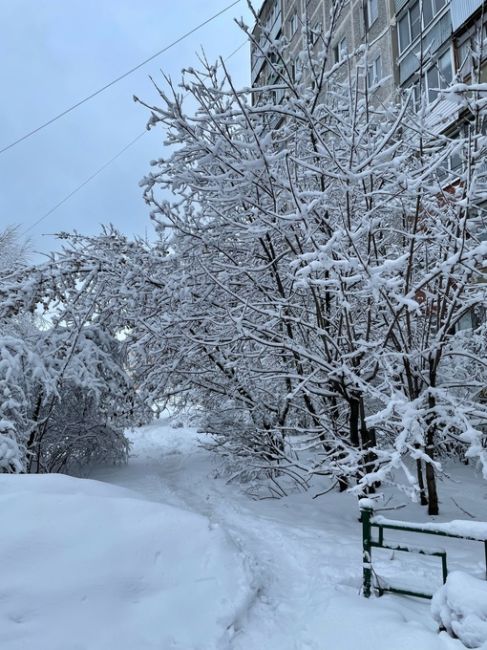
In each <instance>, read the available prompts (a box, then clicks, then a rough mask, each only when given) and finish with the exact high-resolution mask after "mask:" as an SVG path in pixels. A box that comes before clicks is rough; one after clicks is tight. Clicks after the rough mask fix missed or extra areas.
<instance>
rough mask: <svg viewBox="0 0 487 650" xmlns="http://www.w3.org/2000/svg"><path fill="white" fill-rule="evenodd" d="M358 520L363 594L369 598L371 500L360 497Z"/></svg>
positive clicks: (372, 510)
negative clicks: (360, 523) (359, 524)
mask: <svg viewBox="0 0 487 650" xmlns="http://www.w3.org/2000/svg"><path fill="white" fill-rule="evenodd" d="M359 506H360V521H361V522H362V562H363V594H364V597H365V598H370V593H371V588H372V546H371V544H370V542H371V541H372V530H371V526H370V519H371V517H372V516H373V514H374V507H373V502H372V501H371V500H370V499H360V501H359Z"/></svg>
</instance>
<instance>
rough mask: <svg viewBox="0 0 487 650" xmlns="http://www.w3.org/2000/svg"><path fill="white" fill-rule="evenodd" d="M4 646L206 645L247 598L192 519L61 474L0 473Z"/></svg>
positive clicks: (224, 553)
mask: <svg viewBox="0 0 487 650" xmlns="http://www.w3.org/2000/svg"><path fill="white" fill-rule="evenodd" d="M0 513H1V521H2V532H1V534H0V558H1V560H2V569H1V575H2V578H1V581H0V648H2V650H26V649H27V648H32V649H33V648H35V649H36V650H114V649H115V648H116V649H117V650H135V649H137V650H152V649H153V650H156V648H157V650H161V648H164V650H191V649H193V648H198V650H212V649H213V648H218V647H221V644H222V643H223V644H225V640H226V639H228V638H229V637H230V636H231V635H232V633H233V629H234V627H233V626H234V624H235V623H236V621H237V619H238V617H239V615H241V614H242V612H244V611H245V609H246V607H247V605H248V603H249V601H250V599H251V598H252V596H253V594H252V588H251V580H250V573H249V572H248V570H247V568H246V565H245V561H244V558H243V556H242V554H241V553H240V552H239V551H238V549H237V548H236V547H235V545H234V544H233V543H232V542H231V540H230V539H229V538H228V537H227V536H226V535H225V534H224V532H223V531H222V530H221V529H220V528H219V527H217V526H214V525H211V524H210V523H209V521H208V520H207V519H206V518H205V517H202V516H199V515H196V514H193V513H189V512H186V511H184V510H181V509H177V508H173V507H171V506H166V505H161V504H158V503H153V502H148V501H145V500H143V499H140V498H138V497H137V495H136V494H134V493H132V492H130V491H129V490H125V489H122V488H118V487H114V486H109V485H106V484H104V483H99V482H97V481H90V480H81V479H74V478H69V477H66V476H60V475H44V476H8V475H3V476H1V475H0Z"/></svg>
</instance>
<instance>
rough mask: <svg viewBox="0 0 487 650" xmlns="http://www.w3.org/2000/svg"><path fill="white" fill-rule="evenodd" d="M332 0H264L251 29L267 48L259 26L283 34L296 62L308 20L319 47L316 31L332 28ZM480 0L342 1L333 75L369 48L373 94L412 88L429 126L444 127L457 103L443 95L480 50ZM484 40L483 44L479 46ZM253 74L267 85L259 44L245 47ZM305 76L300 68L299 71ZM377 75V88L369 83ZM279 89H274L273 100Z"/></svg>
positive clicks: (485, 33) (486, 68) (486, 72)
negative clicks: (424, 106)
mask: <svg viewBox="0 0 487 650" xmlns="http://www.w3.org/2000/svg"><path fill="white" fill-rule="evenodd" d="M334 2H335V0H265V1H264V3H263V5H262V8H261V10H260V14H259V23H260V24H257V25H256V27H255V28H254V32H253V36H254V38H255V39H257V41H259V42H260V47H261V48H262V49H263V51H265V50H266V49H267V48H268V46H269V42H268V39H267V38H266V37H264V35H263V34H262V25H263V26H264V27H265V29H266V30H268V33H269V34H270V37H271V38H272V39H274V38H278V37H280V36H282V35H284V36H286V37H287V39H288V41H289V42H290V49H289V62H290V65H293V66H297V65H299V61H298V53H299V52H300V51H301V50H302V49H303V46H304V45H305V44H304V43H303V38H304V36H303V26H304V25H306V26H307V30H308V39H310V40H311V43H310V44H309V45H310V46H311V47H313V48H315V50H316V52H319V48H320V45H321V46H322V43H323V41H322V38H320V37H321V35H322V34H324V33H325V32H326V31H327V30H328V29H329V27H330V12H331V10H332V6H333V3H334ZM486 4H487V3H485V0H347V1H346V2H344V3H343V7H342V10H341V12H340V15H339V17H338V20H337V23H336V26H335V29H334V30H333V34H332V41H331V56H330V57H329V61H328V62H327V67H328V68H329V69H331V68H332V67H333V72H334V74H336V75H337V79H340V78H343V77H344V76H345V75H346V73H347V70H348V69H349V66H350V64H351V65H352V66H353V64H354V62H355V61H357V60H358V59H357V52H358V51H363V48H362V47H361V46H363V45H368V48H367V60H366V65H367V78H368V82H369V87H371V88H372V89H373V98H375V100H376V101H384V100H387V99H388V98H390V97H392V96H393V95H394V93H395V92H398V91H399V92H400V91H404V92H411V93H412V94H413V101H414V102H415V104H416V105H418V106H419V104H420V99H421V98H422V99H424V100H425V101H426V102H427V103H428V104H429V105H430V108H431V123H432V127H433V125H434V124H435V125H436V126H435V128H436V130H443V129H444V128H446V126H447V125H448V122H449V121H450V122H452V121H455V120H456V119H458V110H457V109H458V107H457V106H455V105H454V102H448V101H446V100H444V99H443V98H442V96H441V90H442V89H444V88H446V87H447V86H448V85H449V84H450V83H451V82H452V80H453V79H454V78H455V77H456V76H457V77H459V78H460V79H466V78H468V77H469V75H471V73H472V56H471V54H472V52H473V51H474V50H475V48H477V50H478V48H479V47H480V48H481V50H483V49H485V50H486V54H487V40H486V38H487V27H486V25H487V20H485V18H484V14H486V13H487V11H486V9H485V5H486ZM484 42H485V43H486V45H485V47H484V46H483V44H484ZM481 59H482V62H483V63H484V61H485V62H486V64H485V65H484V64H483V65H482V78H481V81H484V80H487V56H485V57H484V54H483V51H482V52H481ZM251 70H252V73H251V81H252V84H253V86H254V87H258V86H263V85H266V84H272V83H274V81H275V77H273V75H272V71H270V70H268V66H267V65H266V62H265V57H263V56H262V53H261V51H259V48H257V47H253V48H252V54H251ZM302 73H303V74H304V75H306V70H304V71H303V72H302ZM379 80H382V81H381V83H380V85H379V86H378V87H375V84H376V83H377V82H378V81H379ZM282 97H283V92H281V93H280V94H279V93H277V94H276V97H275V101H277V102H279V101H280V100H281V99H282Z"/></svg>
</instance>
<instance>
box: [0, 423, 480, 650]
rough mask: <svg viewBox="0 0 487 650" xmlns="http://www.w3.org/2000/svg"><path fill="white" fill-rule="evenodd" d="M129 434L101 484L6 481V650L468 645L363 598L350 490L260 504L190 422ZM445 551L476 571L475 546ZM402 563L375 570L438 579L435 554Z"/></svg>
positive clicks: (0, 626)
mask: <svg viewBox="0 0 487 650" xmlns="http://www.w3.org/2000/svg"><path fill="white" fill-rule="evenodd" d="M132 438H133V443H134V446H133V453H132V457H131V460H130V462H129V464H128V465H127V466H123V467H101V468H98V469H97V470H96V471H94V472H93V476H92V478H93V479H96V480H86V479H74V478H68V477H64V476H40V477H38V476H21V477H19V476H0V511H1V513H2V524H3V526H2V534H1V536H0V557H1V558H2V572H1V581H0V648H1V650H156V649H157V650H355V648H361V650H413V649H414V650H460V649H461V648H463V647H464V646H462V645H461V644H460V642H459V641H455V640H452V639H451V638H449V637H448V636H447V635H446V634H445V633H441V634H438V633H437V625H436V623H435V622H434V621H433V618H432V617H431V615H430V612H429V603H428V602H423V601H420V600H417V599H411V598H401V597H397V596H384V597H383V598H380V599H379V598H372V599H370V600H365V599H364V598H362V597H361V596H360V595H359V590H360V585H361V536H360V534H361V531H360V525H359V523H358V521H357V517H358V512H357V504H356V499H355V498H354V497H352V496H350V495H338V494H334V493H330V494H328V495H326V496H325V497H323V498H320V499H316V500H313V499H312V493H310V494H296V495H291V496H289V497H286V498H284V499H281V500H259V501H254V500H251V499H249V497H248V496H246V495H245V494H244V493H243V491H242V489H241V487H240V486H238V485H232V484H230V485H227V484H226V483H225V480H224V478H216V476H215V474H218V470H219V467H220V463H221V461H220V460H219V459H218V458H217V457H216V456H215V454H213V453H211V452H209V451H207V450H206V449H204V448H202V447H201V445H200V442H201V440H202V438H203V436H202V435H200V434H198V433H196V432H195V431H194V430H190V429H174V428H171V427H170V426H166V425H164V424H156V425H152V426H149V427H145V428H143V429H140V430H138V431H136V432H134V433H133V434H132ZM469 507H472V504H469ZM414 508H416V510H414ZM406 510H407V509H406ZM418 511H419V510H418V507H417V506H412V507H410V509H409V510H408V516H407V517H404V518H410V517H409V514H410V515H411V516H414V514H416V516H417V512H418ZM402 512H404V511H402ZM401 514H402V513H401ZM455 514H456V516H457V517H458V511H457V512H456V513H455ZM453 550H454V551H455V552H456V557H457V559H458V561H459V562H464V563H467V564H469V563H470V567H469V568H470V569H471V570H473V571H474V572H475V571H477V572H478V571H479V570H480V566H481V562H480V560H479V558H477V557H476V556H472V555H471V551H472V549H471V548H468V549H464V546H462V545H459V544H458V543H457V546H456V547H454V549H453ZM480 558H481V556H480ZM406 560H407V561H406ZM406 560H405V559H404V558H399V557H397V556H396V555H394V554H390V555H389V556H388V555H387V554H386V555H383V556H382V557H380V558H378V564H377V566H378V567H379V569H380V573H381V574H386V575H389V577H390V578H391V580H392V579H396V580H397V579H398V578H399V579H401V578H403V579H404V578H407V577H408V576H409V578H411V579H415V580H419V581H421V580H423V583H422V586H423V587H425V586H426V587H427V588H431V580H434V579H436V578H437V579H438V585H434V587H435V586H439V576H440V571H439V567H438V566H437V565H434V566H433V565H428V564H427V563H426V560H424V559H421V560H419V559H417V558H416V556H414V557H412V558H411V556H409V557H408V558H406ZM435 571H436V573H437V576H436V574H435ZM432 576H433V577H432ZM424 580H426V581H427V582H426V583H425V582H424Z"/></svg>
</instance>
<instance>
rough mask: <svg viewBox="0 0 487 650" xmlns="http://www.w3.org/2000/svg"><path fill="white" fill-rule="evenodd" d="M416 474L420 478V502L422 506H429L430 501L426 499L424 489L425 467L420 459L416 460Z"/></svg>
mask: <svg viewBox="0 0 487 650" xmlns="http://www.w3.org/2000/svg"><path fill="white" fill-rule="evenodd" d="M416 474H417V476H418V486H419V502H420V503H421V505H422V506H427V505H428V499H427V498H426V491H425V489H424V477H423V466H422V464H421V459H420V458H417V459H416Z"/></svg>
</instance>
